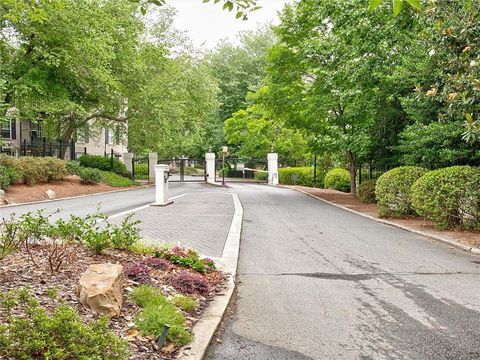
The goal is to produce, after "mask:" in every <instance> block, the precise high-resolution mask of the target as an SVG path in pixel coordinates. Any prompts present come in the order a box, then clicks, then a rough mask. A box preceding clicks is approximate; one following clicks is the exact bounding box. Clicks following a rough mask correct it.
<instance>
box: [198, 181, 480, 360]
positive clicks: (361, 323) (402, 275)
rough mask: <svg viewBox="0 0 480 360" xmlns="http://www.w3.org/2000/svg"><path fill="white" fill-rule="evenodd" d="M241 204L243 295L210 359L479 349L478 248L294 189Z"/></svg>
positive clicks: (258, 191)
mask: <svg viewBox="0 0 480 360" xmlns="http://www.w3.org/2000/svg"><path fill="white" fill-rule="evenodd" d="M232 186H233V189H232V190H233V191H236V192H237V193H238V194H239V195H240V198H241V201H242V204H243V206H244V211H245V214H244V228H243V235H242V243H241V250H240V260H239V268H238V271H239V276H238V280H239V282H238V292H237V297H236V301H235V303H234V305H233V307H232V309H231V314H232V315H231V316H230V317H227V318H226V320H225V321H224V324H223V325H222V330H221V332H220V333H219V334H218V337H219V339H220V341H214V342H213V345H212V347H211V348H210V351H209V354H208V356H207V359H209V360H211V359H215V360H220V359H229V360H231V359H249V360H250V359H268V360H272V359H288V360H291V359H422V360H425V359H432V360H433V359H435V360H440V359H452V360H457V359H470V360H473V359H480V257H479V256H474V255H470V254H468V253H466V252H463V251H461V250H459V249H456V248H453V247H450V246H447V245H444V244H442V243H439V242H435V241H432V240H429V239H426V238H423V237H420V236H417V235H414V234H411V233H409V232H406V231H403V230H400V229H396V228H393V227H389V226H387V225H383V224H380V223H377V222H375V221H372V220H368V219H365V218H362V217H360V216H357V215H355V214H352V213H349V212H346V211H343V210H341V209H338V208H336V207H333V206H330V205H327V204H324V203H322V202H320V201H318V200H315V199H312V198H310V197H307V196H305V195H303V194H300V193H298V192H295V191H293V190H288V189H281V188H273V187H267V186H259V185H241V186H240V185H232Z"/></svg>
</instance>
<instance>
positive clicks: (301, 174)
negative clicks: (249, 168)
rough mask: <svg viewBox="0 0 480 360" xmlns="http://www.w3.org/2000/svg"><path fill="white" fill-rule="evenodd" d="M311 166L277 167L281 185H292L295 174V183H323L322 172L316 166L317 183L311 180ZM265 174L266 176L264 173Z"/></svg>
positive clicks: (310, 184)
mask: <svg viewBox="0 0 480 360" xmlns="http://www.w3.org/2000/svg"><path fill="white" fill-rule="evenodd" d="M313 169H314V168H313V166H311V167H285V168H279V169H278V180H279V182H280V184H283V185H294V181H293V180H292V176H293V175H296V176H297V181H295V185H300V186H308V187H315V186H318V185H319V184H323V178H324V175H323V172H322V170H321V169H320V168H318V167H317V184H314V182H313ZM265 176H268V175H267V174H266V173H265Z"/></svg>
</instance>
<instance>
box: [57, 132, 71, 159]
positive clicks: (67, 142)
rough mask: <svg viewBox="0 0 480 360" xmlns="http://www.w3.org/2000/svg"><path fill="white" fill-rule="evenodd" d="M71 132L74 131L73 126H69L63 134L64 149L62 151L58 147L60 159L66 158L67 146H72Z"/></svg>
mask: <svg viewBox="0 0 480 360" xmlns="http://www.w3.org/2000/svg"><path fill="white" fill-rule="evenodd" d="M73 132H74V129H73V128H69V129H68V130H67V132H66V134H65V137H64V139H63V141H65V151H64V152H62V149H60V154H61V157H62V159H63V160H64V159H66V158H67V151H68V146H69V145H70V146H72V136H73Z"/></svg>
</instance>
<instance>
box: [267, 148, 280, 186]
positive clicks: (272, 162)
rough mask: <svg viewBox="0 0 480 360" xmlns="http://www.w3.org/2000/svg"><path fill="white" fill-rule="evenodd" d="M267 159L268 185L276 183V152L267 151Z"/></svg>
mask: <svg viewBox="0 0 480 360" xmlns="http://www.w3.org/2000/svg"><path fill="white" fill-rule="evenodd" d="M267 160H268V185H278V154H277V153H269V154H268V155H267Z"/></svg>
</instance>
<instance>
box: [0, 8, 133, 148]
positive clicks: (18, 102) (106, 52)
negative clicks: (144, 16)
mask: <svg viewBox="0 0 480 360" xmlns="http://www.w3.org/2000/svg"><path fill="white" fill-rule="evenodd" d="M0 6H1V8H0V9H1V13H0V16H1V18H0V26H1V29H0V30H1V31H2V32H3V33H10V34H12V35H11V36H10V37H9V38H8V39H5V38H4V39H3V41H2V43H3V45H2V46H4V47H7V48H8V49H7V54H8V55H7V56H8V57H9V60H8V63H9V66H7V71H6V76H5V77H4V79H6V82H5V84H4V88H5V91H4V97H3V101H4V103H6V104H8V106H10V107H11V106H14V107H16V108H17V109H18V110H19V113H20V117H22V118H28V119H32V120H35V121H43V124H44V129H45V131H46V132H47V133H49V134H50V136H52V137H55V138H59V139H63V140H64V141H67V142H68V141H70V139H71V138H72V137H73V136H74V134H75V131H76V130H77V129H79V128H82V127H84V126H85V125H86V124H87V123H89V122H91V121H97V122H103V123H112V122H113V123H121V124H124V123H126V118H125V117H124V113H125V109H126V103H125V97H124V95H123V93H124V89H125V86H126V85H125V83H124V82H123V80H124V75H125V73H126V72H128V71H129V69H130V68H131V66H130V64H129V62H131V61H132V59H134V58H135V44H136V41H137V38H138V36H139V34H140V33H141V31H142V24H141V22H140V21H139V20H138V18H137V16H136V10H135V6H134V5H129V6H122V7H119V6H118V4H117V2H116V1H114V0H106V1H103V2H98V1H89V0H84V1H69V0H55V1H41V2H24V1H22V0H8V1H3V2H2V3H1V5H0ZM4 59H5V56H2V62H3V61H4ZM2 70H3V71H5V67H3V68H2V69H0V71H2ZM4 81H5V80H4Z"/></svg>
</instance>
